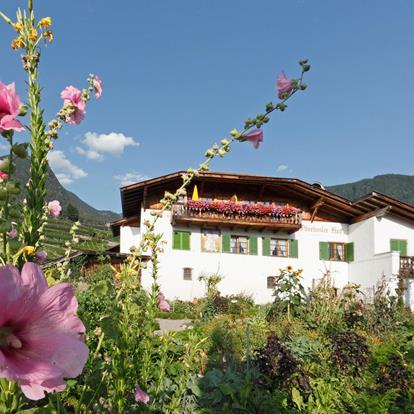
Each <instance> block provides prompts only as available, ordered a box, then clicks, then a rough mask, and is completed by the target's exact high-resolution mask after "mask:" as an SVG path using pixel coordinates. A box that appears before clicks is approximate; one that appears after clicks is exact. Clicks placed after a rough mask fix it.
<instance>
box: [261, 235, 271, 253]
mask: <svg viewBox="0 0 414 414" xmlns="http://www.w3.org/2000/svg"><path fill="white" fill-rule="evenodd" d="M262 243H263V256H270V237H263V239H262Z"/></svg>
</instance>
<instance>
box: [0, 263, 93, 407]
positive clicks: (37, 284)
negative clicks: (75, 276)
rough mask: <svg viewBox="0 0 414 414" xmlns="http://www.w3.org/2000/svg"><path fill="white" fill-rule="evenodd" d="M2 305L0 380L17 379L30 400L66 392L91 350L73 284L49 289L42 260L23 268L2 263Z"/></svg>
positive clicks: (0, 290) (0, 293) (0, 322)
mask: <svg viewBox="0 0 414 414" xmlns="http://www.w3.org/2000/svg"><path fill="white" fill-rule="evenodd" d="M0 303H1V306H0V378H6V379H9V380H11V381H16V382H17V384H18V385H19V386H20V388H21V390H22V391H23V393H24V395H25V396H26V397H27V398H29V399H31V400H40V399H42V398H44V397H45V393H52V392H56V391H63V390H64V389H65V387H66V384H65V381H64V378H75V377H77V376H78V375H80V374H81V372H82V370H83V367H84V365H85V363H86V360H87V358H88V352H89V351H88V348H87V346H86V345H85V343H84V334H85V327H84V325H83V323H82V321H81V320H80V319H79V318H78V317H77V316H76V310H77V307H78V303H77V301H76V298H75V296H74V293H73V287H72V285H70V284H69V283H59V284H56V285H54V286H52V287H51V288H48V285H47V282H46V279H45V277H44V275H43V273H42V270H41V269H40V267H39V266H38V265H37V264H34V263H25V264H24V266H23V269H22V271H21V272H20V271H19V269H17V268H16V267H14V266H12V265H9V264H8V265H5V266H2V267H0Z"/></svg>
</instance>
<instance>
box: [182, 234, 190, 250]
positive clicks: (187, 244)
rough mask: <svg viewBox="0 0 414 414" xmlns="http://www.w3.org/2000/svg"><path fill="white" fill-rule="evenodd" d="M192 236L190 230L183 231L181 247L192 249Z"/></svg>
mask: <svg viewBox="0 0 414 414" xmlns="http://www.w3.org/2000/svg"><path fill="white" fill-rule="evenodd" d="M190 236H191V233H190V232H188V231H183V232H181V249H182V250H190Z"/></svg>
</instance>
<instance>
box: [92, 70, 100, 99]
mask: <svg viewBox="0 0 414 414" xmlns="http://www.w3.org/2000/svg"><path fill="white" fill-rule="evenodd" d="M93 87H94V90H95V98H100V97H101V95H102V80H101V78H100V77H99V76H98V75H95V76H94V78H93Z"/></svg>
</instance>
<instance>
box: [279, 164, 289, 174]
mask: <svg viewBox="0 0 414 414" xmlns="http://www.w3.org/2000/svg"><path fill="white" fill-rule="evenodd" d="M288 168H289V167H288V166H287V165H285V164H280V165H279V166H278V167H277V170H276V171H277V172H282V171H286V170H287V169H288Z"/></svg>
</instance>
